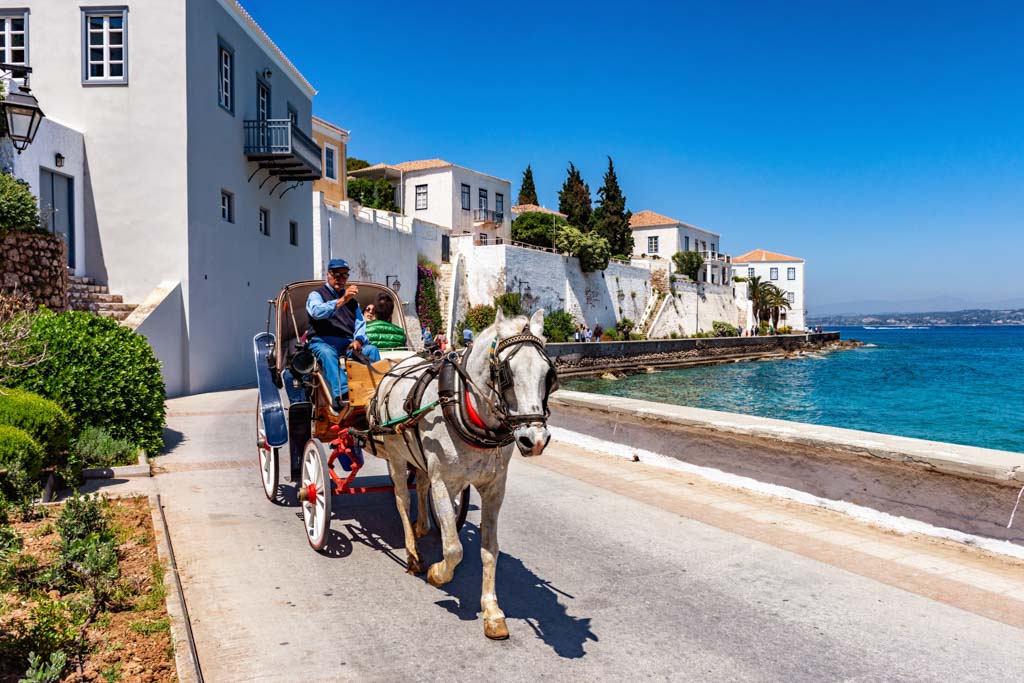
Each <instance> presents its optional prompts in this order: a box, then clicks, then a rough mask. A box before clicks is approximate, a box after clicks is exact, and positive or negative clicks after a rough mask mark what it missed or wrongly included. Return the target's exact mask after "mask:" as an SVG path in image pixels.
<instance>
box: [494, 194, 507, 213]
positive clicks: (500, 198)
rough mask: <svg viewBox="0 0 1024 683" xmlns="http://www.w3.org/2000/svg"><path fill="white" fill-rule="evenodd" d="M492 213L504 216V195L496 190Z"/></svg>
mask: <svg viewBox="0 0 1024 683" xmlns="http://www.w3.org/2000/svg"><path fill="white" fill-rule="evenodd" d="M494 213H496V214H498V215H499V216H501V217H502V218H504V217H505V195H503V194H500V193H498V192H495V193H494Z"/></svg>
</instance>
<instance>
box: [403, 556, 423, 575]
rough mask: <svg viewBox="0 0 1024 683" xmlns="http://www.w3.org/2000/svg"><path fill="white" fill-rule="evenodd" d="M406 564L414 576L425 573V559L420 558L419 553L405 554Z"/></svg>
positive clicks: (408, 570)
mask: <svg viewBox="0 0 1024 683" xmlns="http://www.w3.org/2000/svg"><path fill="white" fill-rule="evenodd" d="M405 564H406V566H407V567H408V569H406V571H407V572H409V573H410V574H412V575H413V576H417V575H419V574H422V573H423V560H421V559H420V557H419V555H409V554H408V553H406V555H405Z"/></svg>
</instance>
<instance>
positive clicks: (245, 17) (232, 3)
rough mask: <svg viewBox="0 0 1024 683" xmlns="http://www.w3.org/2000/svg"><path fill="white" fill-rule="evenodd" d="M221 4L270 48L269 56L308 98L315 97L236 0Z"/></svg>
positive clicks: (300, 73) (285, 57) (314, 93)
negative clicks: (276, 61)
mask: <svg viewBox="0 0 1024 683" xmlns="http://www.w3.org/2000/svg"><path fill="white" fill-rule="evenodd" d="M222 2H223V3H224V4H226V5H227V6H228V7H230V8H231V9H233V10H234V11H235V14H236V15H237V16H238V18H239V19H241V20H242V22H243V24H244V26H246V27H248V28H249V30H251V31H252V32H253V33H254V34H255V35H256V36H257V37H258V38H259V39H260V40H262V41H263V42H264V44H265V45H266V46H267V47H269V48H270V51H271V54H273V55H274V56H275V57H277V58H278V59H279V60H280V61H281V63H282V64H283V65H284V67H285V69H286V70H287V71H288V72H289V73H290V74H291V75H292V77H293V78H294V79H295V80H296V82H297V83H298V84H299V86H300V87H302V88H304V89H305V90H306V93H307V94H308V95H309V96H310V98H312V97H313V96H314V95H316V88H314V87H313V84H312V83H310V82H309V81H307V80H306V77H305V76H303V75H302V72H301V71H299V69H298V68H297V67H296V66H295V65H294V64H292V61H291V60H290V59H288V57H287V56H285V54H284V52H282V51H281V48H279V47H278V46H277V43H275V42H274V41H273V40H271V38H270V36H268V35H267V32H266V31H264V30H263V28H262V27H261V26H260V25H259V24H257V23H256V20H255V19H253V18H252V15H251V14H249V13H248V12H247V11H246V10H245V8H244V7H242V4H241V3H240V2H238V0H222Z"/></svg>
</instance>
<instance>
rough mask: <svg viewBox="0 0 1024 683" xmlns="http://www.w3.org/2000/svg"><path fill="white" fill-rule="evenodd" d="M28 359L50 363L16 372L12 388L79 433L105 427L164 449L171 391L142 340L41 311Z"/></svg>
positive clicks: (98, 320)
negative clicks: (47, 403) (49, 405)
mask: <svg viewBox="0 0 1024 683" xmlns="http://www.w3.org/2000/svg"><path fill="white" fill-rule="evenodd" d="M27 346H28V348H27V349H26V350H25V352H26V353H38V352H39V351H40V350H42V349H43V347H44V346H45V349H46V357H45V359H44V360H43V361H42V362H41V363H38V364H36V365H33V366H31V367H27V368H12V369H11V370H10V371H9V383H10V384H11V385H13V386H17V387H20V388H22V389H27V390H29V391H33V392H35V393H37V394H40V395H41V396H45V397H46V398H49V399H51V400H53V401H56V402H57V403H59V404H60V405H61V406H62V407H63V408H64V409H65V410H67V411H68V412H69V413H70V414H71V416H72V417H73V418H74V420H75V423H76V424H78V425H89V426H93V427H103V428H104V429H106V430H107V431H108V432H109V433H110V434H111V436H114V437H117V438H120V439H126V440H128V441H130V442H131V443H133V444H134V445H136V446H138V447H139V448H144V449H146V450H147V451H149V452H151V453H156V452H158V451H159V450H160V449H161V448H162V447H163V425H164V400H165V399H166V396H167V394H166V390H165V388H164V382H163V378H162V377H161V376H160V362H159V361H158V360H157V359H156V356H155V355H153V349H152V348H151V347H150V345H149V343H148V342H147V341H146V339H145V337H142V336H141V335H138V334H136V333H134V332H132V331H131V330H129V329H128V328H126V327H122V326H121V325H118V324H117V322H116V321H114V320H111V319H110V318H104V317H101V316H98V315H96V314H94V313H85V312H81V311H70V312H67V313H60V314H57V313H53V312H51V311H48V310H45V309H44V310H42V311H40V312H39V313H37V314H35V315H34V316H33V320H32V331H31V338H30V342H29V344H28V345H27Z"/></svg>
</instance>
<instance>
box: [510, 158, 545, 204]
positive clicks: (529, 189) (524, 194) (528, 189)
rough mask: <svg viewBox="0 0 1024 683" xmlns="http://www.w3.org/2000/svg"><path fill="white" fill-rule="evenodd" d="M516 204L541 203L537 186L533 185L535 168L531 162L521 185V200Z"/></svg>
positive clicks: (524, 173) (524, 172)
mask: <svg viewBox="0 0 1024 683" xmlns="http://www.w3.org/2000/svg"><path fill="white" fill-rule="evenodd" d="M516 204H533V205H535V206H536V205H539V204H540V202H538V201H537V188H536V187H534V185H533V169H532V168H530V165H529V164H527V165H526V170H525V171H523V183H522V185H521V186H520V187H519V200H518V201H517V202H516Z"/></svg>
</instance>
